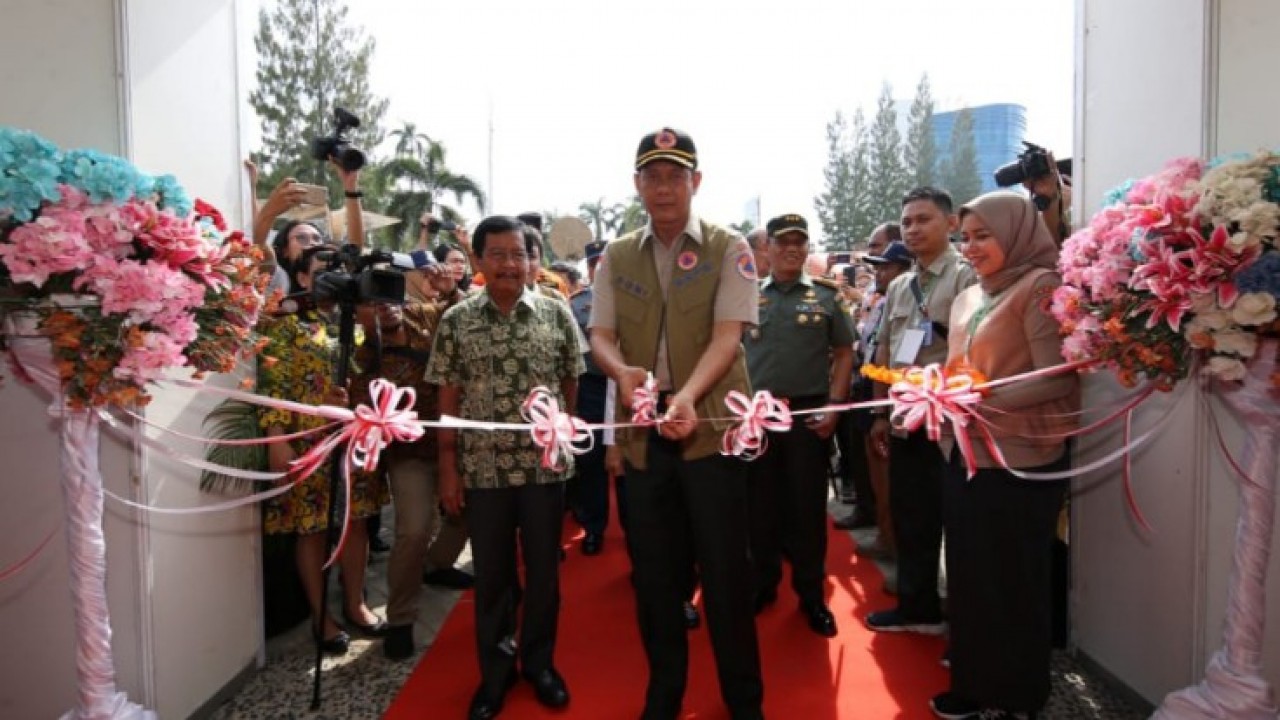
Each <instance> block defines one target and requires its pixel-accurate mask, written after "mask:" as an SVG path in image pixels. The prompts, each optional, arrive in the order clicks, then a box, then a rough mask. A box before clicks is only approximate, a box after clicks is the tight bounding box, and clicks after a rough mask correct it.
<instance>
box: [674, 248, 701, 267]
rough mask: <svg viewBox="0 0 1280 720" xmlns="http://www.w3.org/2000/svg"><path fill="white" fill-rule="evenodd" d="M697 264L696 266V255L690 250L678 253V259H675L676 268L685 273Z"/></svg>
mask: <svg viewBox="0 0 1280 720" xmlns="http://www.w3.org/2000/svg"><path fill="white" fill-rule="evenodd" d="M697 264H698V253H696V252H694V251H692V250H685V251H684V252H682V253H680V256H679V257H677V258H676V267H679V268H680V269H681V270H684V271H685V272H688V271H690V270H692V269H693V267H694V266H695V265H697Z"/></svg>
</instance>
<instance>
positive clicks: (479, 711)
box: [467, 688, 502, 720]
mask: <svg viewBox="0 0 1280 720" xmlns="http://www.w3.org/2000/svg"><path fill="white" fill-rule="evenodd" d="M500 712H502V699H499V700H494V699H492V698H490V697H489V696H488V695H487V694H485V691H484V688H480V689H479V690H476V694H475V695H472V696H471V707H470V708H468V709H467V720H491V718H496V717H498V713H500Z"/></svg>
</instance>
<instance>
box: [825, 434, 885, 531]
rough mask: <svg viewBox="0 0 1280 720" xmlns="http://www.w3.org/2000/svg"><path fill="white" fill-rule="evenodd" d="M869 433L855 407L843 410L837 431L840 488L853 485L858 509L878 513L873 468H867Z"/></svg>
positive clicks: (873, 514) (844, 488) (871, 515)
mask: <svg viewBox="0 0 1280 720" xmlns="http://www.w3.org/2000/svg"><path fill="white" fill-rule="evenodd" d="M866 436H867V433H866V430H865V429H864V428H863V427H862V426H861V425H859V424H858V421H857V418H856V414H855V413H854V412H853V411H849V412H845V413H841V415H840V424H839V425H837V426H836V433H835V435H834V437H835V440H836V447H838V448H840V489H841V491H846V490H848V489H849V488H852V489H853V493H854V496H855V497H857V500H858V510H859V511H860V512H863V513H868V514H869V515H868V516H869V517H875V514H876V503H877V502H879V501H880V499H879V498H877V497H876V492H875V490H874V489H873V488H872V487H871V471H870V470H868V469H867V443H866Z"/></svg>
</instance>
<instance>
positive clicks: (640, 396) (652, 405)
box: [631, 373, 658, 427]
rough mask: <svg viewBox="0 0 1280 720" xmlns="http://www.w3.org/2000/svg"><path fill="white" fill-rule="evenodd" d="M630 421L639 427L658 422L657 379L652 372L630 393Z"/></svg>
mask: <svg viewBox="0 0 1280 720" xmlns="http://www.w3.org/2000/svg"><path fill="white" fill-rule="evenodd" d="M631 422H632V423H633V424H635V425H640V426H641V427H644V426H647V425H656V424H657V422H658V381H657V380H654V378H653V373H649V375H648V377H646V378H645V381H644V384H643V385H641V386H640V387H637V388H636V389H635V390H633V391H632V393H631Z"/></svg>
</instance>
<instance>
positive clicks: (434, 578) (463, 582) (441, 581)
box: [422, 567, 476, 590]
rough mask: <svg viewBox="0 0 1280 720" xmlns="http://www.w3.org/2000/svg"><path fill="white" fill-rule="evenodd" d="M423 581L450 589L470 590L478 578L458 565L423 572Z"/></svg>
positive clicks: (425, 583)
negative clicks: (460, 568)
mask: <svg viewBox="0 0 1280 720" xmlns="http://www.w3.org/2000/svg"><path fill="white" fill-rule="evenodd" d="M422 583H423V584H424V585H434V586H436V587H442V588H448V589H450V590H470V589H471V588H472V587H474V586H475V584H476V578H475V576H474V575H472V574H471V573H466V572H463V571H461V570H459V569H458V568H456V567H447V568H440V569H439V570H431V571H429V572H426V573H423V575H422Z"/></svg>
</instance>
